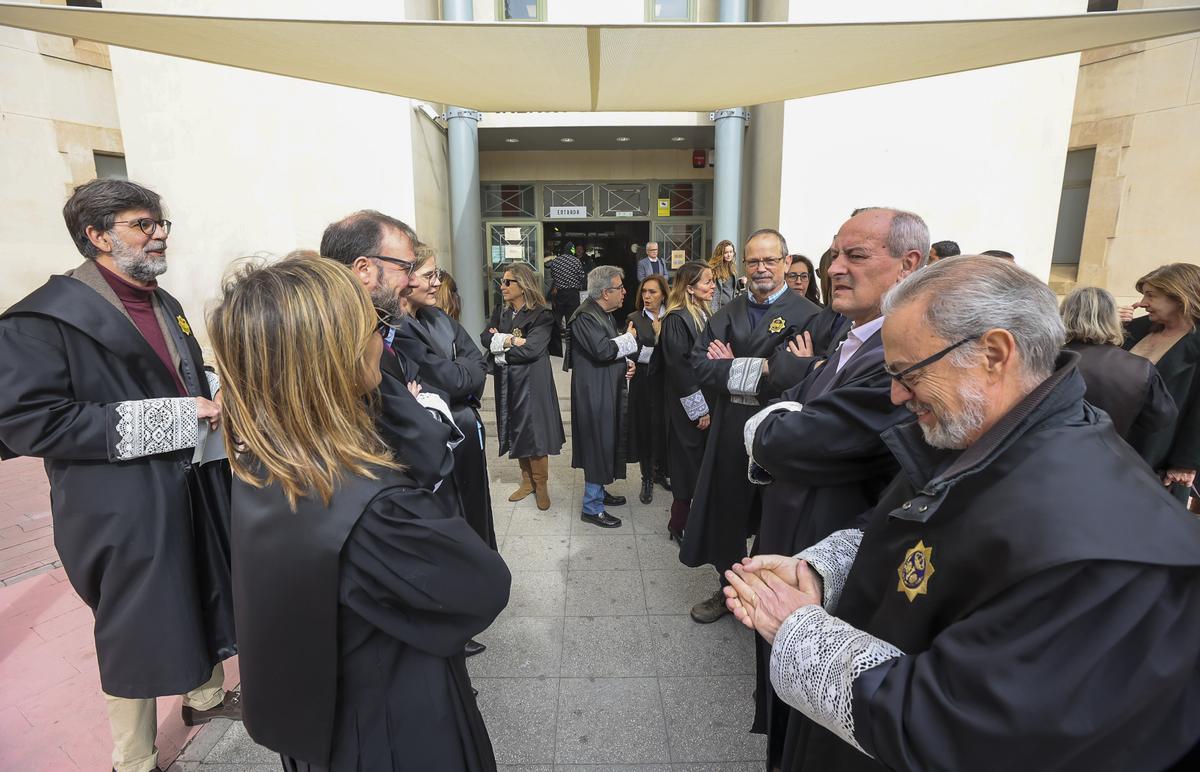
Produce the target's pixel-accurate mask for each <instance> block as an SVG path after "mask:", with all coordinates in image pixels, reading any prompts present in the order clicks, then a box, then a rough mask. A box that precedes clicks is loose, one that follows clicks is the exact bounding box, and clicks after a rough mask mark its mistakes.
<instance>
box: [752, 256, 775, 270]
mask: <svg viewBox="0 0 1200 772" xmlns="http://www.w3.org/2000/svg"><path fill="white" fill-rule="evenodd" d="M782 262H783V258H782V257H764V258H762V259H760V260H747V261H746V266H747V267H749V268H753V269H754V270H756V271H757V270H758V269H759V268H774V267H775V266H777V265H779V264H780V263H782Z"/></svg>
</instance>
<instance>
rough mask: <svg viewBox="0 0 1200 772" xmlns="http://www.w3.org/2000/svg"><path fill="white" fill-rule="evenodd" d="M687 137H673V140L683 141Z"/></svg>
mask: <svg viewBox="0 0 1200 772" xmlns="http://www.w3.org/2000/svg"><path fill="white" fill-rule="evenodd" d="M685 139H687V137H671V141H672V142H683V141H684V140H685Z"/></svg>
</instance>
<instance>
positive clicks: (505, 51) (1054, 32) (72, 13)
mask: <svg viewBox="0 0 1200 772" xmlns="http://www.w3.org/2000/svg"><path fill="white" fill-rule="evenodd" d="M0 24H3V25H7V26H11V27H18V28H21V29H28V30H34V31H37V32H45V33H50V34H55V35H64V36H67V37H73V38H78V39H83V40H91V41H95V42H99V43H107V44H109V45H115V46H123V47H125V48H132V49H137V50H141V51H149V52H152V53H158V54H166V55H169V56H179V57H183V58H187V59H195V60H199V61H204V62H212V63H214V64H223V65H229V66H233V67H241V68H245V69H250V70H257V71H261V72H268V73H274V74H277V75H287V76H291V77H296V78H304V79H307V80H313V81H319V82H323V83H332V84H337V85H342V86H351V87H355V88H361V89H367V90H369V91H378V92H383V93H388V94H396V95H398V96H405V97H412V98H416V99H424V100H428V101H433V102H439V103H444V104H457V105H470V106H471V107H472V109H475V110H482V111H501V110H514V111H540V110H549V111H553V110H577V111H594V110H630V111H653V110H665V111H707V110H711V109H713V108H717V107H726V106H732V105H754V104H760V103H765V102H776V101H780V100H785V99H794V98H800V97H806V96H814V95H817V94H825V93H831V92H835V91H847V90H850V89H857V88H864V87H867V86H877V85H882V84H885V83H896V82H900V81H906V80H914V79H917V78H925V77H930V76H934V75H943V74H947V73H953V72H963V71H966V70H974V69H979V68H983V67H992V66H996V65H1001V64H1011V63H1014V62H1021V61H1028V60H1031V59H1039V58H1043V57H1048V56H1056V55H1059V54H1068V53H1074V52H1077V51H1083V50H1087V49H1092V48H1099V47H1103V46H1112V45H1119V44H1125V43H1133V42H1137V41H1142V40H1149V39H1152V38H1160V37H1166V36H1172V35H1181V34H1187V33H1191V32H1196V31H1200V7H1186V8H1164V9H1152V10H1140V11H1121V12H1116V13H1089V14H1075V15H1067V16H1041V17H1033V18H1005V19H972V20H952V21H918V22H881V23H852V24H775V23H771V24H762V23H757V24H637V25H561V24H543V23H537V24H525V23H517V22H502V23H483V22H480V23H475V22H467V23H464V22H437V21H397V22H380V21H343V20H337V21H333V20H328V21H327V20H311V19H278V18H276V19H255V18H231V17H218V16H189V15H181V14H166V13H142V12H133V11H113V10H102V9H91V8H70V7H63V6H52V5H26V4H14V3H0ZM710 51H738V52H742V53H743V55H739V56H706V55H702V54H701V55H698V53H700V52H710ZM497 62H504V66H503V67H499V66H496V63H497ZM681 62H686V63H687V66H686V67H683V66H680V63H681Z"/></svg>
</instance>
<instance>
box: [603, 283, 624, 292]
mask: <svg viewBox="0 0 1200 772" xmlns="http://www.w3.org/2000/svg"><path fill="white" fill-rule="evenodd" d="M617 290H620V291H622V292H624V291H625V285H624V284H618V285H617V286H615V287H605V288H604V291H605V292H616V291H617Z"/></svg>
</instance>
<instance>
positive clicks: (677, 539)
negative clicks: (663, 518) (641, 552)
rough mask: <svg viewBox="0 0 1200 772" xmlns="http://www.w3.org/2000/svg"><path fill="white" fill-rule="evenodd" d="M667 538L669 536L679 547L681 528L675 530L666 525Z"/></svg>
mask: <svg viewBox="0 0 1200 772" xmlns="http://www.w3.org/2000/svg"><path fill="white" fill-rule="evenodd" d="M667 538H669V539H670V540H671V541H673V542H675V543H676V544H678V545H679V546H680V547H682V546H683V531H682V530H680V531H676V530H675V529H673V528H671V527H670V526H668V527H667Z"/></svg>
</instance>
